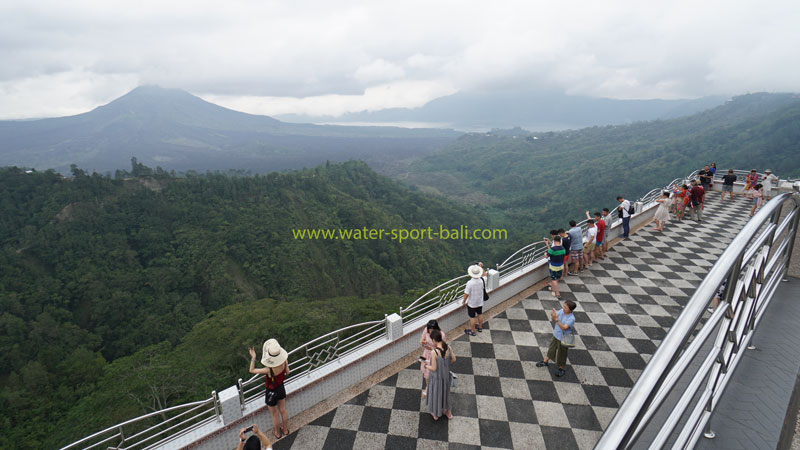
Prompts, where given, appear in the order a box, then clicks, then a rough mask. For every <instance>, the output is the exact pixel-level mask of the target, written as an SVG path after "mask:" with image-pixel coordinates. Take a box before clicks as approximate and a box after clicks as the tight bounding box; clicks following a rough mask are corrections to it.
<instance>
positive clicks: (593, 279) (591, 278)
mask: <svg viewBox="0 0 800 450" xmlns="http://www.w3.org/2000/svg"><path fill="white" fill-rule="evenodd" d="M591 271H592V275H583V276H581V281H583V284H584V285H587V284H603V283H602V282H601V281H600V280H598V279H597V271H596V270H594V269H591Z"/></svg>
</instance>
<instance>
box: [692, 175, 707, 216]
mask: <svg viewBox="0 0 800 450" xmlns="http://www.w3.org/2000/svg"><path fill="white" fill-rule="evenodd" d="M705 195H706V194H705V190H703V187H702V186H700V185H699V183H697V181H696V180H692V188H691V189H690V190H689V198H690V200H691V202H690V204H691V208H692V210H691V217H692V220H696V221H697V222H701V221H702V219H703V202H704V201H705Z"/></svg>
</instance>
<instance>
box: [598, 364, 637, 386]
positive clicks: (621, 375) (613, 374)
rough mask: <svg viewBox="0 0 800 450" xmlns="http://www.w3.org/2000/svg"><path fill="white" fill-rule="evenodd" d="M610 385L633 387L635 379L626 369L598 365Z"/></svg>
mask: <svg viewBox="0 0 800 450" xmlns="http://www.w3.org/2000/svg"><path fill="white" fill-rule="evenodd" d="M598 369H600V373H602V374H603V378H604V379H605V380H606V384H607V385H608V386H621V387H632V386H633V380H631V377H630V375H628V372H626V371H625V369H615V368H612V367H598Z"/></svg>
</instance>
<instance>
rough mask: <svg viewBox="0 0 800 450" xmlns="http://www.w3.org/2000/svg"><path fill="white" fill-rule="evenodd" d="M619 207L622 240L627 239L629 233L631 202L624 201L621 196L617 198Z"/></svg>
mask: <svg viewBox="0 0 800 450" xmlns="http://www.w3.org/2000/svg"><path fill="white" fill-rule="evenodd" d="M617 201H618V202H619V206H617V211H619V217H620V218H621V219H622V239H628V235H629V234H630V232H631V202H629V201H628V200H625V199H624V198H623V197H622V196H619V197H617Z"/></svg>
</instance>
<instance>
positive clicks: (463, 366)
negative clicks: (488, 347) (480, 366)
mask: <svg viewBox="0 0 800 450" xmlns="http://www.w3.org/2000/svg"><path fill="white" fill-rule="evenodd" d="M450 370H452V371H453V372H455V373H457V374H462V373H463V374H464V375H472V373H473V372H472V358H470V357H468V356H458V355H456V362H455V363H453V365H452V366H450Z"/></svg>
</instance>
